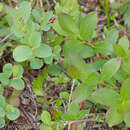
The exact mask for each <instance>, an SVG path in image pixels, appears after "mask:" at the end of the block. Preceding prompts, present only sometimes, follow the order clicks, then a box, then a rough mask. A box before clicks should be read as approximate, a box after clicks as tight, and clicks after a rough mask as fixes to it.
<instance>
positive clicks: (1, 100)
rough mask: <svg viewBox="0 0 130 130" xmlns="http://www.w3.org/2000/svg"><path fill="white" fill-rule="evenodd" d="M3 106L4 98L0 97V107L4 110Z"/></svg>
mask: <svg viewBox="0 0 130 130" xmlns="http://www.w3.org/2000/svg"><path fill="white" fill-rule="evenodd" d="M5 106H6V101H5V98H4V97H3V96H1V95H0V107H2V108H4V107H5Z"/></svg>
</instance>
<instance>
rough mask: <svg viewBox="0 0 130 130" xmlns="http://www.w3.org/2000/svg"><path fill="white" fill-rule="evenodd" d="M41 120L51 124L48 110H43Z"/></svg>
mask: <svg viewBox="0 0 130 130" xmlns="http://www.w3.org/2000/svg"><path fill="white" fill-rule="evenodd" d="M41 120H42V122H43V123H44V124H46V125H51V115H50V113H49V112H48V111H43V112H42V114H41Z"/></svg>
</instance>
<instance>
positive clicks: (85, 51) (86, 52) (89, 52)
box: [79, 44, 95, 59]
mask: <svg viewBox="0 0 130 130" xmlns="http://www.w3.org/2000/svg"><path fill="white" fill-rule="evenodd" d="M79 55H80V56H81V57H82V58H85V59H86V58H89V57H92V56H94V55H95V51H94V49H93V48H91V47H90V46H88V45H85V44H84V45H82V49H81V51H80V53H79Z"/></svg>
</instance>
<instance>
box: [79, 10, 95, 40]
mask: <svg viewBox="0 0 130 130" xmlns="http://www.w3.org/2000/svg"><path fill="white" fill-rule="evenodd" d="M96 26H97V14H96V12H92V13H89V14H88V15H87V16H85V17H84V19H82V21H81V22H80V35H81V37H82V38H83V39H85V40H87V41H91V40H92V37H93V33H94V30H95V29H96Z"/></svg>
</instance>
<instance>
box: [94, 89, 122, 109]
mask: <svg viewBox="0 0 130 130" xmlns="http://www.w3.org/2000/svg"><path fill="white" fill-rule="evenodd" d="M92 97H93V99H94V100H96V102H97V103H100V104H103V105H106V106H111V107H113V106H116V105H118V104H120V103H121V99H120V95H119V94H118V93H117V92H116V91H114V90H112V89H110V88H99V89H97V90H96V91H95V92H94V93H93V94H92Z"/></svg>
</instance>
